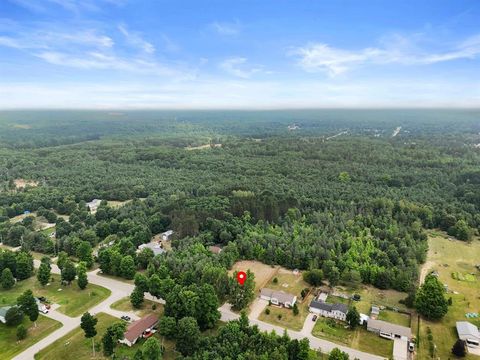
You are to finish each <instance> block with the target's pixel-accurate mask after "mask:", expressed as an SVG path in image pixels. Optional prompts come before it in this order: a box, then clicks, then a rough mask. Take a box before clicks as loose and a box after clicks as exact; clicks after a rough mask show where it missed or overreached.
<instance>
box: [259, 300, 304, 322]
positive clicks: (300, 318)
mask: <svg viewBox="0 0 480 360" xmlns="http://www.w3.org/2000/svg"><path fill="white" fill-rule="evenodd" d="M312 298H313V295H310V296H308V297H307V299H306V301H304V302H303V303H302V304H300V303H299V304H297V305H298V311H299V313H298V315H296V316H295V315H293V310H292V309H286V308H280V307H278V306H274V305H270V306H267V307H266V308H265V309H269V310H270V314H268V315H267V314H266V313H265V310H264V311H263V312H262V313H261V314H260V316H259V317H258V320H261V321H265V322H268V323H270V324H273V325H277V326H281V327H283V328H287V329H292V330H297V331H300V330H302V328H303V323H304V322H305V319H306V318H307V315H308V305H309V304H310V301H312ZM279 315H281V319H279V318H278V316H279Z"/></svg>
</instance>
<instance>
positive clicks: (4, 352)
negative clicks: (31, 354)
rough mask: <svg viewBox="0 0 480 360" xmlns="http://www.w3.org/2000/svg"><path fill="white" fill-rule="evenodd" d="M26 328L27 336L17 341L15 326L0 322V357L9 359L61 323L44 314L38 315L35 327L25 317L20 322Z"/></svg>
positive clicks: (55, 328)
mask: <svg viewBox="0 0 480 360" xmlns="http://www.w3.org/2000/svg"><path fill="white" fill-rule="evenodd" d="M22 324H23V325H24V326H25V327H26V328H27V329H28V333H27V337H26V338H25V339H24V340H22V341H17V327H16V326H7V325H4V324H2V323H0V354H1V356H0V358H2V359H5V360H7V359H11V358H13V357H14V356H15V355H17V354H19V353H21V352H22V351H24V350H25V349H27V348H28V347H30V346H32V345H33V344H35V343H36V342H38V341H40V340H41V339H43V338H44V337H45V336H47V335H48V334H50V333H52V332H53V331H55V330H57V329H59V328H60V327H62V324H61V323H59V322H58V321H55V320H53V319H49V318H47V317H45V316H42V315H41V316H39V317H38V320H37V327H35V326H34V324H33V323H32V322H31V321H30V320H29V319H28V318H27V317H25V318H24V319H23V323H22Z"/></svg>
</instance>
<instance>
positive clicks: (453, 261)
mask: <svg viewBox="0 0 480 360" xmlns="http://www.w3.org/2000/svg"><path fill="white" fill-rule="evenodd" d="M428 235H429V238H428V245H429V248H430V251H429V252H428V259H427V262H426V264H427V265H428V268H427V266H425V267H424V269H425V268H427V270H424V271H423V272H425V273H426V274H428V273H430V272H431V271H433V270H435V271H436V272H437V273H438V278H439V280H440V281H441V282H442V283H443V284H445V285H447V287H448V292H447V294H446V296H447V298H449V297H451V298H452V305H451V306H449V308H448V313H447V315H446V316H445V317H444V318H443V319H442V320H441V321H438V322H431V321H427V320H424V319H421V320H420V331H419V335H420V345H419V349H418V351H419V357H418V358H422V359H424V358H427V357H429V341H428V338H427V328H430V329H431V331H432V336H433V340H432V342H433V344H434V345H436V353H435V356H436V357H438V358H441V359H448V358H449V357H450V356H451V348H452V346H453V344H454V343H455V341H456V340H457V338H458V336H457V332H456V329H455V323H456V322H457V321H469V322H471V323H472V324H475V325H476V326H480V318H468V317H466V314H467V313H478V312H480V297H479V295H478V294H480V282H478V281H472V282H470V281H460V280H457V279H455V278H454V277H452V274H463V275H465V274H471V277H475V278H478V276H480V271H478V269H477V268H476V267H475V265H478V264H479V263H480V260H479V259H480V241H479V240H478V239H475V240H473V241H472V242H471V243H467V242H464V241H459V240H455V239H452V238H451V237H449V236H448V235H447V234H446V233H444V232H441V231H430V232H429V234H428ZM413 333H414V334H416V333H417V329H416V328H414V329H413ZM467 359H479V357H476V356H473V355H470V354H469V355H468V356H467Z"/></svg>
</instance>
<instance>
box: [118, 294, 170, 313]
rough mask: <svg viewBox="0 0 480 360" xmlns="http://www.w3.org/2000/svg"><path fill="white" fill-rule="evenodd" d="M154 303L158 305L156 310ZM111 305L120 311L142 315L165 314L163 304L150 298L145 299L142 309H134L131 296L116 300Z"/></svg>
mask: <svg viewBox="0 0 480 360" xmlns="http://www.w3.org/2000/svg"><path fill="white" fill-rule="evenodd" d="M153 305H156V307H157V308H156V309H155V310H153V309H152V306H153ZM110 307H111V308H112V309H114V310H119V311H131V312H134V313H135V314H136V315H138V316H140V317H144V316H145V315H148V314H157V315H158V316H161V315H162V314H163V305H162V304H159V303H156V302H153V301H150V300H145V301H144V302H143V304H142V307H141V308H140V309H134V308H133V306H132V304H131V303H130V297H128V296H127V297H124V298H123V299H120V300H118V301H116V302H114V303H113V304H112V305H111V306H110Z"/></svg>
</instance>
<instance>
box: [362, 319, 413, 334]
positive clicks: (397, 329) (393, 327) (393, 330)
mask: <svg viewBox="0 0 480 360" xmlns="http://www.w3.org/2000/svg"><path fill="white" fill-rule="evenodd" d="M368 327H369V328H372V329H376V330H379V331H381V332H384V333H387V334H397V335H401V336H406V337H410V336H412V331H411V330H410V328H409V327H406V326H402V325H397V324H392V323H389V322H386V321H383V320H376V319H370V320H368Z"/></svg>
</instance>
